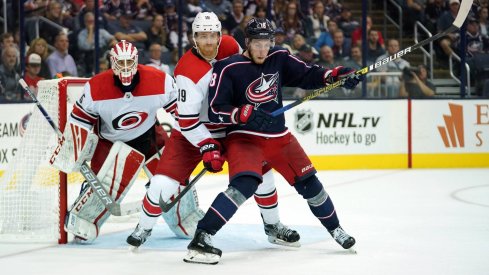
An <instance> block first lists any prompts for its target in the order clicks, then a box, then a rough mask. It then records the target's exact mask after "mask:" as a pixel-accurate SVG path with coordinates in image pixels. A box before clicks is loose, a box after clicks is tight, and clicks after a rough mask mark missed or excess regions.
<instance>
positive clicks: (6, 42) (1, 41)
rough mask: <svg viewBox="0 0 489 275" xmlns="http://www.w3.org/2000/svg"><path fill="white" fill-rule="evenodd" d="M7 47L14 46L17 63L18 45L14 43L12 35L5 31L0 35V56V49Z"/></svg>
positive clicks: (0, 52) (0, 51) (18, 58)
mask: <svg viewBox="0 0 489 275" xmlns="http://www.w3.org/2000/svg"><path fill="white" fill-rule="evenodd" d="M9 47H13V48H15V50H16V52H17V53H16V56H17V59H16V61H17V64H19V61H20V53H19V47H18V45H17V44H15V39H14V36H13V35H12V34H11V33H9V32H6V33H3V34H2V35H0V56H1V54H2V51H3V49H6V48H9Z"/></svg>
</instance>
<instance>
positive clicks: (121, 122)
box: [112, 111, 148, 130]
mask: <svg viewBox="0 0 489 275" xmlns="http://www.w3.org/2000/svg"><path fill="white" fill-rule="evenodd" d="M147 118H148V114H147V113H145V112H136V111H132V112H128V113H124V114H122V115H120V116H118V117H116V118H115V119H113V120H112V127H114V129H115V130H130V129H134V128H136V127H138V126H139V125H141V124H142V123H143V122H144V121H145V120H146V119H147Z"/></svg>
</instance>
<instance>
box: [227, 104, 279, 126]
mask: <svg viewBox="0 0 489 275" xmlns="http://www.w3.org/2000/svg"><path fill="white" fill-rule="evenodd" d="M233 120H234V121H233V122H234V123H235V124H241V125H248V126H249V127H250V128H252V129H254V130H257V131H264V130H266V129H267V128H268V127H270V126H271V125H272V124H273V122H274V118H273V117H272V115H270V114H269V113H266V112H264V111H262V110H261V109H257V108H254V107H253V105H251V104H246V105H243V106H241V107H239V108H237V109H235V111H234V115H233Z"/></svg>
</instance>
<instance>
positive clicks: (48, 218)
mask: <svg viewBox="0 0 489 275" xmlns="http://www.w3.org/2000/svg"><path fill="white" fill-rule="evenodd" d="M87 81H88V79H84V78H61V79H52V80H43V81H40V82H39V83H38V93H37V97H38V100H39V102H40V103H41V104H42V106H43V107H44V108H45V109H46V111H47V112H48V114H49V115H50V116H51V118H52V119H53V121H54V122H55V123H56V124H57V126H58V128H60V129H61V130H62V129H64V127H65V124H66V121H67V117H68V114H69V113H70V112H71V109H72V106H73V104H74V103H75V101H76V100H77V99H78V98H79V97H80V96H81V94H82V92H83V86H84V85H85V83H86V82H87ZM21 127H22V126H21ZM57 139H58V137H57V135H56V133H55V131H54V130H53V129H52V127H51V126H50V125H49V123H48V122H47V120H46V118H45V117H44V116H43V114H42V113H41V112H40V111H39V109H38V108H37V106H35V105H34V104H33V105H32V111H31V115H30V118H29V119H28V122H27V123H26V129H25V131H24V134H23V137H22V139H21V141H20V144H19V146H18V148H17V153H16V155H15V158H14V159H13V160H12V161H11V162H10V164H9V166H8V168H7V170H6V171H5V172H4V175H3V176H2V177H1V178H0V241H12V242H18V241H28V242H58V243H66V242H67V234H66V232H65V231H64V229H63V227H64V218H65V215H66V210H67V205H68V202H67V198H68V185H69V184H71V183H81V182H82V181H83V178H82V177H81V175H79V173H73V174H70V175H66V174H65V173H62V172H59V171H58V170H56V169H55V168H53V167H52V166H50V165H49V159H50V157H51V153H52V152H53V150H54V148H55V147H56V145H57Z"/></svg>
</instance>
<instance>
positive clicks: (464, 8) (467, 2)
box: [271, 0, 474, 117]
mask: <svg viewBox="0 0 489 275" xmlns="http://www.w3.org/2000/svg"><path fill="white" fill-rule="evenodd" d="M473 1H474V0H463V1H461V4H460V8H459V10H458V14H457V17H456V18H455V20H454V21H453V24H452V25H451V26H450V27H449V28H448V29H446V30H444V31H442V32H440V33H438V34H436V35H434V36H432V37H428V38H427V39H425V40H423V41H420V42H418V43H417V44H415V45H413V46H410V47H407V48H405V49H403V50H400V51H399V52H397V53H395V54H393V55H391V56H389V57H386V58H384V59H382V60H380V61H378V62H376V63H374V64H372V65H370V66H367V67H365V68H362V69H360V70H358V71H356V72H355V73H354V74H356V75H365V74H367V73H368V72H370V71H372V70H374V69H377V68H379V67H382V66H384V65H385V64H387V63H389V62H391V61H393V60H396V59H398V58H399V57H401V56H403V55H406V54H408V53H410V52H413V51H414V50H417V49H419V48H421V47H422V46H424V45H426V44H428V43H430V42H432V41H435V40H437V39H438V38H440V37H443V36H445V35H447V34H449V33H451V32H454V31H456V30H458V29H460V28H461V27H462V25H463V23H464V21H465V19H466V18H467V15H468V14H469V12H470V9H471V8H472V3H473ZM344 81H345V79H341V80H339V81H336V82H335V83H332V84H330V85H328V86H325V87H323V88H320V89H317V90H314V91H312V92H311V93H310V94H308V95H307V96H305V97H303V98H300V99H298V100H296V101H294V102H292V103H290V104H288V105H286V106H283V107H282V108H280V109H277V110H275V111H273V112H272V113H271V115H272V116H274V117H276V116H278V115H280V114H283V113H285V112H286V111H287V110H289V109H292V108H294V107H295V106H297V105H299V104H301V103H303V102H305V101H308V100H310V99H313V98H315V97H317V96H319V95H321V94H323V93H326V92H329V91H331V90H333V89H334V88H337V87H340V86H341V85H343V83H344Z"/></svg>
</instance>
